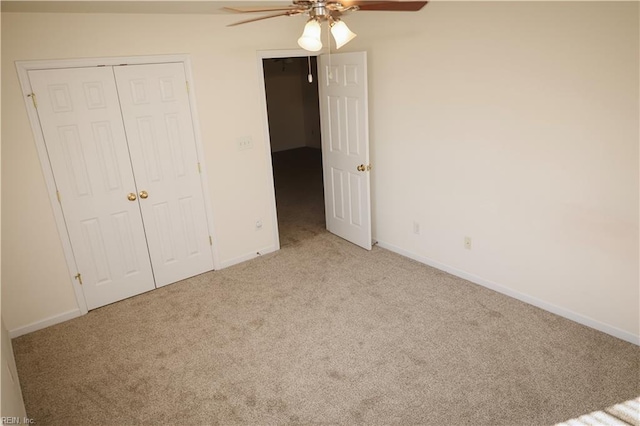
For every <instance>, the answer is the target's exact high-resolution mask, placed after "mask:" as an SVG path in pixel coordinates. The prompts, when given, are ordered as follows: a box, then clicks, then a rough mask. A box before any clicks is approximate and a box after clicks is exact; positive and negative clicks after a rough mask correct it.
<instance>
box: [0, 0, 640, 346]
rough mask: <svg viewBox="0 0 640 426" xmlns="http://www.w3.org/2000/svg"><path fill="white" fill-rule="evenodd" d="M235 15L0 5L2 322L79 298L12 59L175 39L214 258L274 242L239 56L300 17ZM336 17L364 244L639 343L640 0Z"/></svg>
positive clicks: (285, 40)
mask: <svg viewBox="0 0 640 426" xmlns="http://www.w3.org/2000/svg"><path fill="white" fill-rule="evenodd" d="M236 18H237V17H233V16H232V17H229V16H222V15H220V16H212V15H207V16H195V15H193V16H192V15H174V16H171V15H101V16H97V15H83V14H50V15H46V14H3V15H2V48H3V49H2V74H3V78H2V92H3V95H4V96H3V98H2V106H3V108H2V110H3V122H4V123H5V124H4V125H3V127H2V150H3V155H2V181H3V187H2V198H3V203H2V209H3V210H2V227H3V238H2V245H3V246H2V256H3V264H4V265H5V268H4V269H3V271H2V281H3V290H2V291H3V297H2V300H3V302H2V303H3V309H4V310H5V320H6V321H7V326H8V327H9V329H12V328H16V327H19V326H23V325H26V324H29V323H31V322H34V321H39V320H42V319H44V318H46V317H47V316H51V315H56V314H60V313H63V312H66V311H68V310H70V309H74V307H75V299H74V296H73V291H72V288H71V284H70V281H69V278H68V274H67V272H66V270H65V266H64V261H63V257H62V252H61V249H60V243H59V239H58V237H57V234H56V229H55V226H54V222H53V218H52V216H51V208H50V206H49V202H48V198H47V195H46V192H45V185H44V181H43V178H42V174H41V172H40V165H39V162H38V158H37V156H36V152H35V147H34V143H33V138H32V135H31V130H30V128H29V124H28V122H27V118H26V114H25V111H24V106H23V100H22V97H21V94H20V93H19V90H18V84H17V78H16V75H15V71H14V69H13V63H12V62H13V61H14V60H17V59H46V58H69V57H86V56H90V57H95V56H120V55H137V54H160V53H189V54H190V55H191V57H192V61H193V68H194V77H195V86H196V96H197V102H198V108H199V113H200V119H201V123H202V134H203V139H204V145H205V148H204V149H205V156H206V162H207V167H208V170H209V181H210V182H209V184H210V187H211V197H212V199H213V200H214V209H215V222H216V224H217V225H218V227H217V229H216V231H215V235H214V236H215V238H216V239H217V241H218V244H219V248H220V254H221V257H222V259H221V260H222V261H223V263H227V264H228V263H232V262H233V261H234V259H240V258H243V256H244V257H246V256H247V255H248V254H250V253H255V251H257V250H259V249H262V248H264V247H270V246H272V245H273V244H274V233H273V226H274V224H273V223H271V216H270V209H271V201H272V200H270V199H269V193H270V191H269V188H268V187H267V184H266V183H265V182H267V181H268V179H266V176H268V173H270V171H269V170H267V169H268V161H267V158H268V157H267V155H266V152H265V149H266V147H265V144H264V138H263V134H264V133H263V128H262V124H263V117H262V111H261V108H260V101H259V92H260V91H259V84H260V81H259V78H258V77H259V76H258V74H257V71H256V53H255V52H256V51H257V50H270V49H288V48H291V49H295V48H297V46H296V43H295V41H296V39H297V37H298V36H299V33H300V31H301V28H302V24H301V21H300V20H296V19H293V18H282V19H280V20H279V21H277V22H274V21H265V22H257V23H255V24H251V25H247V26H241V27H234V28H231V29H229V28H225V27H224V25H226V24H227V23H229V22H233V20H234V19H236ZM348 23H349V26H350V27H351V28H352V29H353V30H354V31H355V32H356V33H358V37H357V38H356V39H355V40H354V41H352V42H351V43H350V44H349V45H348V46H346V47H345V48H343V49H344V50H352V51H356V50H367V51H368V57H369V84H370V86H369V90H370V131H371V150H372V162H373V165H374V169H373V170H374V171H373V172H372V179H373V191H374V198H373V217H374V234H375V235H376V237H377V239H378V240H379V241H381V242H382V243H383V244H385V245H386V246H387V247H391V248H394V249H395V250H398V251H401V252H404V253H407V254H409V255H412V256H413V257H416V258H420V259H422V260H423V261H426V262H431V263H434V264H439V265H443V267H447V268H450V269H451V270H454V271H458V272H462V273H464V274H468V276H473V277H476V278H477V280H476V281H478V282H483V283H494V284H496V285H499V286H503V287H504V288H506V289H508V290H509V291H512V292H514V293H517V294H522V295H526V296H527V297H530V298H533V299H537V300H540V301H543V302H544V303H546V304H547V305H549V306H551V305H555V306H558V307H560V308H561V309H562V310H563V311H564V312H573V313H576V314H577V315H579V316H582V318H586V319H589V320H592V321H593V322H594V323H597V324H600V325H604V326H606V327H609V328H610V329H612V330H619V331H621V332H622V333H623V334H624V335H625V336H627V337H628V336H632V337H633V336H636V338H637V336H638V335H639V334H640V333H639V317H638V316H639V314H638V301H639V298H640V295H639V290H638V281H639V277H638V269H639V268H638V267H639V265H638V259H639V253H638V232H639V231H638V228H639V226H638V197H639V188H638V175H639V168H638V158H639V155H638V124H639V123H638V115H639V110H638V71H639V69H638V47H639V46H638V4H637V3H631V2H630V3H600V2H594V3H584V2H579V3H577V2H566V3H520V2H513V3H507V2H497V3H486V2H477V3H457V2H452V3H439V2H432V3H429V5H427V6H426V7H425V9H424V10H423V11H421V12H419V13H413V14H411V13H402V14H400V13H374V12H371V13H369V12H361V13H356V14H352V15H350V16H349V18H348ZM231 34H233V36H231ZM256 35H259V37H256ZM246 135H248V136H251V137H252V138H253V141H254V149H253V150H247V151H237V150H236V147H235V140H236V139H237V138H238V137H241V136H246ZM7 182H11V184H10V185H8V184H7ZM257 217H260V218H262V220H263V222H264V224H265V225H264V227H263V230H262V231H258V232H256V231H255V230H254V223H255V220H256V218H257ZM414 221H417V222H419V223H420V227H421V234H420V235H413V234H412V227H413V226H412V224H413V222H414ZM464 236H470V237H471V238H472V239H473V248H472V250H465V249H464V248H463V244H462V241H463V237H464ZM7 265H8V266H7Z"/></svg>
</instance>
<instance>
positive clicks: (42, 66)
mask: <svg viewBox="0 0 640 426" xmlns="http://www.w3.org/2000/svg"><path fill="white" fill-rule="evenodd" d="M176 62H177V63H182V64H183V65H184V69H185V76H186V77H187V80H188V84H189V107H190V108H191V119H192V123H193V130H194V135H195V142H196V152H197V156H198V161H199V163H200V171H201V172H200V182H201V184H202V192H203V196H204V203H205V210H206V214H207V226H208V228H209V232H210V235H211V236H212V238H213V242H212V245H211V256H212V258H213V268H214V270H216V269H220V262H219V259H220V256H219V253H218V247H217V240H218V239H217V238H216V227H215V226H214V222H213V217H214V216H213V208H212V203H211V191H210V190H209V180H208V179H207V169H206V163H205V161H204V158H205V156H204V150H203V144H202V135H201V133H200V121H199V119H198V112H197V107H196V99H195V92H196V89H195V83H194V79H193V73H192V68H191V59H190V57H189V55H187V54H176V55H150V56H114V57H100V58H78V59H59V60H40V61H39V60H35V61H16V62H15V65H16V70H17V72H18V79H19V81H20V88H21V90H22V95H23V99H24V102H25V107H26V109H27V116H28V117H29V123H30V125H31V130H32V132H33V137H34V140H35V144H36V150H37V152H38V158H39V159H40V166H41V168H42V172H43V175H44V180H45V183H46V186H47V192H48V195H49V201H50V203H51V207H52V209H53V216H54V219H55V222H56V228H57V230H58V235H59V237H60V242H61V243H62V251H63V253H64V257H65V260H66V263H67V272H68V273H69V281H70V282H71V285H72V287H73V290H74V293H75V296H76V301H77V303H78V308H79V310H80V314H81V315H84V314H86V313H87V312H88V311H89V310H88V309H87V302H86V300H85V297H84V291H83V289H82V286H81V285H80V283H79V282H78V280H76V279H75V274H76V273H77V270H78V268H77V265H76V261H75V257H74V255H73V250H72V248H71V240H70V239H69V234H68V232H67V225H66V223H65V220H64V214H63V212H62V207H61V205H60V203H59V202H58V198H57V193H56V185H55V179H54V176H53V169H52V168H51V164H50V163H49V155H48V153H47V148H46V145H45V142H44V134H43V133H42V128H41V127H40V119H39V118H38V112H37V109H36V107H35V105H34V102H33V100H32V99H31V93H32V89H31V83H30V81H29V74H28V72H29V71H31V70H48V69H60V68H86V67H98V66H117V65H122V64H127V65H143V64H163V63H176ZM36 102H37V100H36Z"/></svg>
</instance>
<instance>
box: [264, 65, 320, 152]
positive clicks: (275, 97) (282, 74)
mask: <svg viewBox="0 0 640 426" xmlns="http://www.w3.org/2000/svg"><path fill="white" fill-rule="evenodd" d="M314 61H315V58H314ZM312 71H313V74H314V75H315V74H317V72H316V70H315V67H314V69H313V70H312ZM264 75H265V90H266V93H267V110H268V112H269V137H270V143H271V151H272V152H278V151H285V150H288V149H295V148H303V147H310V148H318V149H319V148H320V119H319V106H318V82H317V78H315V79H314V80H313V81H312V83H311V84H310V83H309V82H308V80H307V75H308V66H307V58H306V57H296V58H278V59H277V60H265V61H264Z"/></svg>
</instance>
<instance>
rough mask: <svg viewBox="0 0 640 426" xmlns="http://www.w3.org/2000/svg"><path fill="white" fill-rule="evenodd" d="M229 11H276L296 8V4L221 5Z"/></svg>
mask: <svg viewBox="0 0 640 426" xmlns="http://www.w3.org/2000/svg"><path fill="white" fill-rule="evenodd" d="M223 9H226V10H229V11H231V12H239V13H253V12H278V11H282V10H298V9H299V7H296V6H264V7H223Z"/></svg>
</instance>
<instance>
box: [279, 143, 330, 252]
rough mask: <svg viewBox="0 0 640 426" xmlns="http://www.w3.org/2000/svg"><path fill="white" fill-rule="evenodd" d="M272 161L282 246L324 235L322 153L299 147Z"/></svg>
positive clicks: (317, 150) (281, 154) (282, 153)
mask: <svg viewBox="0 0 640 426" xmlns="http://www.w3.org/2000/svg"><path fill="white" fill-rule="evenodd" d="M272 158H273V178H274V184H275V190H276V207H277V211H278V228H279V231H280V247H282V248H285V247H288V246H292V245H295V244H297V243H299V242H300V241H302V240H304V239H307V238H310V237H313V236H314V235H317V234H319V233H321V232H325V231H326V227H325V216H324V192H323V182H322V151H321V150H319V149H315V148H297V149H291V150H287V151H280V152H274V153H272Z"/></svg>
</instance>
